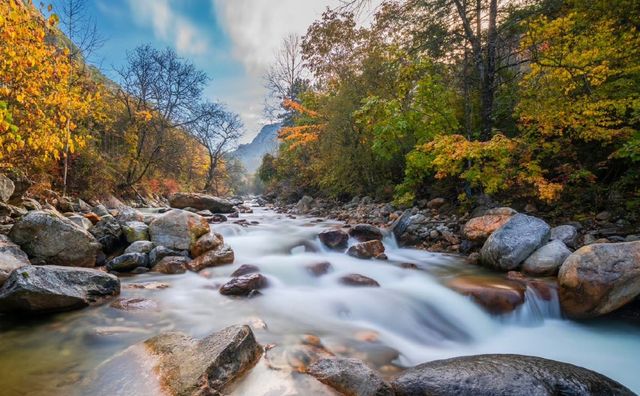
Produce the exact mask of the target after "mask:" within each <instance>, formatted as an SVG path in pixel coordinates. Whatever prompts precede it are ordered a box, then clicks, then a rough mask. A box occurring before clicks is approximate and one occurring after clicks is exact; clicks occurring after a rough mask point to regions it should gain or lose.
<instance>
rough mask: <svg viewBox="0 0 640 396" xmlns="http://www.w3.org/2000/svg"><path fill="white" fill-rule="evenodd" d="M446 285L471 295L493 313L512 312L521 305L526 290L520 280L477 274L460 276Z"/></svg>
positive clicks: (463, 293)
mask: <svg viewBox="0 0 640 396" xmlns="http://www.w3.org/2000/svg"><path fill="white" fill-rule="evenodd" d="M447 286H448V287H450V288H451V289H453V290H455V291H457V292H458V293H460V294H462V295H465V296H469V297H471V299H473V301H475V302H476V303H477V304H479V305H481V306H482V307H483V308H485V309H486V310H487V311H489V312H490V313H492V314H494V315H501V314H506V313H509V312H512V311H513V310H515V309H516V308H517V307H518V306H520V305H522V304H523V303H524V295H525V290H526V286H525V285H523V284H522V283H520V282H516V281H512V280H507V279H497V278H485V277H479V276H461V277H458V278H455V279H453V280H451V281H449V282H448V283H447Z"/></svg>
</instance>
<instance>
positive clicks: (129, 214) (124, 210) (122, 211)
mask: <svg viewBox="0 0 640 396" xmlns="http://www.w3.org/2000/svg"><path fill="white" fill-rule="evenodd" d="M114 217H115V218H116V220H118V222H119V223H120V225H122V226H124V225H125V224H127V223H129V222H134V221H136V222H140V223H143V222H144V215H143V214H142V212H140V211H139V210H137V209H134V208H132V207H130V206H126V205H123V204H120V205H119V206H117V209H116V212H115V216H114Z"/></svg>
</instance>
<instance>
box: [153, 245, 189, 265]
mask: <svg viewBox="0 0 640 396" xmlns="http://www.w3.org/2000/svg"><path fill="white" fill-rule="evenodd" d="M170 256H182V257H188V256H189V254H188V253H187V252H185V251H177V250H173V249H169V248H166V247H164V246H156V247H155V248H153V249H152V250H151V252H149V265H150V266H151V267H153V266H154V265H156V264H157V263H159V262H160V260H162V259H163V258H165V257H170Z"/></svg>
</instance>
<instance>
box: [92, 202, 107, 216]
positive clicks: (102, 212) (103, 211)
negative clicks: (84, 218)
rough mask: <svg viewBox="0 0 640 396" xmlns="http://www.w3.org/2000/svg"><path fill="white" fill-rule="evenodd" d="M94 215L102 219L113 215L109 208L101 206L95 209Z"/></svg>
mask: <svg viewBox="0 0 640 396" xmlns="http://www.w3.org/2000/svg"><path fill="white" fill-rule="evenodd" d="M93 213H95V214H96V216H99V217H102V216H111V213H110V212H109V211H108V210H107V208H106V207H105V206H104V205H102V204H100V205H96V206H95V207H94V208H93Z"/></svg>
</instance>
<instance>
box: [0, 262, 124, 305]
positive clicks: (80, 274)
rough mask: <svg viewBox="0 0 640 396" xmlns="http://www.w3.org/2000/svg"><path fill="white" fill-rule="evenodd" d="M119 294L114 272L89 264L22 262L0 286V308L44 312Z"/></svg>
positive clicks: (94, 301) (86, 303) (97, 300)
mask: <svg viewBox="0 0 640 396" xmlns="http://www.w3.org/2000/svg"><path fill="white" fill-rule="evenodd" d="M117 294H120V281H119V280H118V278H116V277H115V276H113V275H110V274H107V273H105V272H102V271H98V270H95V269H89V268H68V267H60V266H55V265H47V266H25V267H22V268H20V269H18V270H16V271H13V272H12V273H11V275H10V276H9V278H8V279H7V280H6V282H5V283H4V285H3V286H2V287H1V288H0V312H24V313H46V312H57V311H66V310H72V309H77V308H82V307H85V306H87V305H89V304H92V303H96V302H99V301H101V300H102V299H104V298H107V297H111V296H115V295H117Z"/></svg>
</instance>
